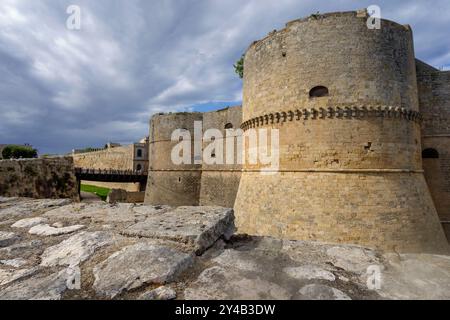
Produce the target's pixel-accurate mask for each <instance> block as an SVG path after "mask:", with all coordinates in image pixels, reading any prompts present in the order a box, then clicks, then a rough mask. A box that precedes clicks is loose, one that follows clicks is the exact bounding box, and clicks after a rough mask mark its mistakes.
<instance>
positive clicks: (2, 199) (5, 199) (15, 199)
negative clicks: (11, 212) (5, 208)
mask: <svg viewBox="0 0 450 320" xmlns="http://www.w3.org/2000/svg"><path fill="white" fill-rule="evenodd" d="M18 199H19V198H17V197H11V198H7V197H0V203H7V202H12V201H17V200H18Z"/></svg>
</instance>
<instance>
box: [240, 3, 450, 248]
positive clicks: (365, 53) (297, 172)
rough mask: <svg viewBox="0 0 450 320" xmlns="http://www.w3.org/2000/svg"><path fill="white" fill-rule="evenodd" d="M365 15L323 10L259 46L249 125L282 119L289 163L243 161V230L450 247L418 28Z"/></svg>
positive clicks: (253, 55)
mask: <svg viewBox="0 0 450 320" xmlns="http://www.w3.org/2000/svg"><path fill="white" fill-rule="evenodd" d="M366 21H367V16H366V14H365V13H362V12H358V13H357V12H345V13H331V14H325V15H313V16H311V17H309V18H306V19H301V20H296V21H293V22H290V23H288V24H287V26H286V28H285V29H283V30H281V31H278V32H273V33H271V34H269V35H268V36H267V37H266V38H264V39H262V40H260V41H258V42H255V43H253V44H252V45H251V46H250V48H249V49H248V51H247V53H246V55H245V61H244V70H245V75H244V99H243V121H244V122H243V124H242V128H243V129H244V130H248V129H251V128H268V129H269V130H270V129H278V130H279V137H280V146H279V147H280V149H279V150H280V170H279V172H276V173H274V174H272V175H267V174H264V175H263V174H261V173H260V172H259V169H261V167H262V166H260V165H248V164H246V165H245V166H244V170H243V171H244V172H243V174H242V178H241V182H240V187H239V192H238V195H237V199H236V204H235V211H236V219H237V224H238V228H239V231H240V232H244V233H249V234H254V235H269V236H276V237H280V238H287V239H298V240H317V241H325V242H349V243H357V244H361V245H366V246H372V247H378V248H382V249H388V250H399V251H431V252H444V251H446V250H447V249H448V248H447V241H446V239H445V236H444V234H443V231H442V228H441V226H440V223H439V220H438V217H437V214H436V209H435V207H434V204H433V201H432V199H431V197H430V193H429V191H428V188H427V185H426V183H425V180H424V177H423V171H422V164H421V142H420V122H421V116H420V114H419V113H418V98H417V82H416V71H415V58H414V48H413V40H412V32H411V29H410V28H409V26H403V25H399V24H397V23H394V22H391V21H386V20H383V21H382V23H381V29H379V30H377V29H369V28H368V27H367V24H366ZM246 146H247V145H246ZM246 151H248V150H246ZM246 154H247V152H246Z"/></svg>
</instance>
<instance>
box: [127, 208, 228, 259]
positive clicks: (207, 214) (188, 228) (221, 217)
mask: <svg viewBox="0 0 450 320" xmlns="http://www.w3.org/2000/svg"><path fill="white" fill-rule="evenodd" d="M233 225H234V215H233V210H232V209H226V208H222V207H179V208H177V209H175V210H171V211H168V212H165V213H164V214H161V215H151V216H149V217H148V218H147V219H146V220H145V221H143V222H139V223H137V224H134V225H132V226H130V227H129V228H127V229H125V230H124V231H123V232H122V233H123V234H125V235H131V236H140V237H148V238H158V239H169V240H176V241H181V242H185V243H188V244H189V245H191V246H192V247H193V249H194V250H195V252H196V253H197V254H201V253H203V252H204V251H205V250H206V249H207V248H209V247H211V246H212V245H213V244H214V242H216V241H217V240H218V239H219V238H220V237H221V236H223V235H224V234H225V233H227V231H228V230H229V229H230V227H232V226H233Z"/></svg>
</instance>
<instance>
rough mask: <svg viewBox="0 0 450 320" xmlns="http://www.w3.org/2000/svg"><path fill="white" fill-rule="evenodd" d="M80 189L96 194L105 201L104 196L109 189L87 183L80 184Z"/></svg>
mask: <svg viewBox="0 0 450 320" xmlns="http://www.w3.org/2000/svg"><path fill="white" fill-rule="evenodd" d="M81 191H84V192H89V193H93V194H96V195H97V196H99V197H100V198H102V200H103V201H105V200H106V197H107V196H108V194H109V192H110V191H111V190H110V189H108V188H102V187H96V186H90V185H87V184H82V185H81Z"/></svg>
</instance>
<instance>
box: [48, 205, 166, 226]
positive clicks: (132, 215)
mask: <svg viewBox="0 0 450 320" xmlns="http://www.w3.org/2000/svg"><path fill="white" fill-rule="evenodd" d="M168 208H169V207H167V206H145V205H135V204H130V203H117V204H114V205H111V204H108V203H104V202H94V203H74V204H72V205H70V206H65V207H61V208H56V209H54V210H51V211H48V212H47V213H45V215H44V216H45V217H47V218H49V219H53V220H70V221H81V220H82V219H90V220H91V221H92V222H94V223H105V224H115V223H127V222H130V224H131V223H136V221H143V220H144V219H145V218H146V216H147V215H153V214H162V213H164V212H166V211H167V210H168Z"/></svg>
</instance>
